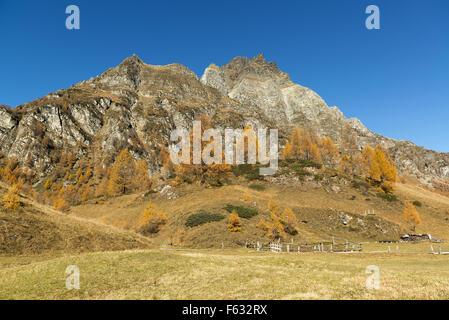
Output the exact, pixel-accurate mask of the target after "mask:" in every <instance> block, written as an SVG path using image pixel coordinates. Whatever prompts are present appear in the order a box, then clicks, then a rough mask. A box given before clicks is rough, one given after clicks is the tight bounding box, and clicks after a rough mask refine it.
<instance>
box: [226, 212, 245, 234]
mask: <svg viewBox="0 0 449 320" xmlns="http://www.w3.org/2000/svg"><path fill="white" fill-rule="evenodd" d="M228 228H229V231H231V232H239V231H241V230H242V221H241V220H240V217H239V215H238V214H237V213H236V212H235V211H232V213H231V215H230V216H229V224H228Z"/></svg>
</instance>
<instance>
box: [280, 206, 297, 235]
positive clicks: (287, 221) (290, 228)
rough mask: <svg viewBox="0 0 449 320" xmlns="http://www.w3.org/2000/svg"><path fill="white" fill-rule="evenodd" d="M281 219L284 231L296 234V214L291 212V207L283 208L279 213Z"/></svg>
mask: <svg viewBox="0 0 449 320" xmlns="http://www.w3.org/2000/svg"><path fill="white" fill-rule="evenodd" d="M281 221H282V222H283V225H284V231H285V232H286V233H288V234H290V235H296V234H298V230H297V226H298V221H297V220H296V216H295V214H294V213H293V211H292V209H290V208H285V209H284V211H283V212H282V214H281Z"/></svg>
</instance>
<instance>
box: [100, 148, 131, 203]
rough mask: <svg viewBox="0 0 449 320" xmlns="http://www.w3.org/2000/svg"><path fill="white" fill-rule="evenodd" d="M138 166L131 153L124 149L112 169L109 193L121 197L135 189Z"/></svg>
mask: <svg viewBox="0 0 449 320" xmlns="http://www.w3.org/2000/svg"><path fill="white" fill-rule="evenodd" d="M135 167H136V164H135V162H134V159H133V157H132V156H131V153H129V151H128V150H126V149H123V150H122V151H121V152H120V154H119V155H118V157H117V159H116V160H115V162H114V164H113V165H112V166H111V168H110V173H109V183H108V188H107V192H108V194H109V195H121V194H126V193H128V192H130V191H131V190H132V188H133V182H134V181H133V179H134V173H135Z"/></svg>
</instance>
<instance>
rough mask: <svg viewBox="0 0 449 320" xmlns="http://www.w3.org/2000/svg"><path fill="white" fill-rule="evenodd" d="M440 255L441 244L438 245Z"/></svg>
mask: <svg viewBox="0 0 449 320" xmlns="http://www.w3.org/2000/svg"><path fill="white" fill-rule="evenodd" d="M438 254H441V244H439V245H438Z"/></svg>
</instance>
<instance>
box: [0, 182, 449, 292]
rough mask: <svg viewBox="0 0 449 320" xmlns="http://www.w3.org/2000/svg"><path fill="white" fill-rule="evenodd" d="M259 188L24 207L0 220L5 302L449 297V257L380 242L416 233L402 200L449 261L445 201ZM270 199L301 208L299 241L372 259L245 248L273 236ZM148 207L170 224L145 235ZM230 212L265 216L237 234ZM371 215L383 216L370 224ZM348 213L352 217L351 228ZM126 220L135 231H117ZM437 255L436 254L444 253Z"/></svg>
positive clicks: (409, 194)
mask: <svg viewBox="0 0 449 320" xmlns="http://www.w3.org/2000/svg"><path fill="white" fill-rule="evenodd" d="M255 183H256V184H258V185H262V186H263V188H258V190H255V189H254V188H252V187H250V186H251V184H253V183H249V182H245V181H240V182H239V183H236V184H233V185H227V186H224V187H221V188H205V187H204V186H199V185H195V184H193V185H186V184H185V185H182V186H179V187H173V188H172V191H173V192H174V193H175V194H176V195H177V197H176V199H167V197H166V195H164V194H161V193H157V192H156V193H151V194H148V195H139V194H134V195H126V196H122V197H117V198H109V199H106V200H103V199H93V200H89V201H87V202H85V203H83V204H81V205H79V206H75V207H72V208H71V210H70V212H68V213H60V212H57V211H54V210H52V209H51V208H49V207H47V206H44V205H40V204H37V203H34V202H33V201H32V200H30V199H26V198H22V199H21V200H22V208H21V210H20V211H19V212H16V213H12V212H6V211H0V230H1V231H2V233H1V240H2V242H1V243H0V249H1V251H0V299H200V300H202V299H231V300H233V299H236V300H245V299H449V267H448V266H449V255H433V254H429V252H430V244H429V243H422V244H407V243H400V244H395V243H393V244H380V243H377V242H376V241H378V240H381V239H382V238H389V239H391V240H397V239H398V236H399V234H402V233H404V232H409V230H410V229H409V226H408V225H407V224H406V223H405V222H404V220H403V215H402V210H403V205H404V201H406V200H411V201H416V200H418V201H420V202H421V204H422V205H421V207H419V208H418V211H419V213H420V215H421V218H422V220H423V223H422V224H421V225H419V226H418V227H417V229H416V232H417V233H431V234H432V235H433V236H434V237H438V238H441V239H444V240H446V242H445V243H443V244H442V245H441V249H442V251H443V252H448V251H449V245H448V244H447V240H449V223H448V220H449V201H448V200H447V199H448V198H446V197H445V196H441V195H438V194H434V193H432V192H430V191H427V190H424V189H421V188H419V187H416V186H413V185H402V184H397V185H396V186H395V193H396V195H397V198H398V199H397V201H394V202H388V201H386V200H384V199H381V198H379V197H377V196H376V194H375V192H374V191H373V190H360V189H357V188H353V187H352V186H351V185H347V184H340V185H339V187H340V191H339V192H329V190H327V189H326V188H301V186H292V185H279V184H272V183H269V182H255ZM3 192H4V190H3V191H2V192H0V195H1V193H3ZM244 195H249V196H250V198H251V200H249V201H248V200H247V199H246V200H245V197H244ZM269 200H275V201H277V202H278V203H279V205H280V207H281V208H285V207H290V208H292V209H293V211H294V213H295V215H296V217H297V220H298V222H299V225H298V230H299V234H298V235H297V236H295V237H294V241H303V240H305V239H318V238H330V236H331V235H334V236H336V237H339V238H341V239H348V240H351V241H361V242H363V252H362V253H332V254H330V253H301V254H298V253H280V254H275V253H268V252H264V253H261V252H259V253H258V252H254V250H251V249H243V248H241V247H240V248H239V245H240V246H241V244H243V243H244V242H245V240H246V239H261V238H263V234H262V233H261V231H260V230H259V229H258V228H257V227H256V224H257V223H258V221H259V220H260V218H266V219H268V217H269V215H268V212H267V211H266V209H265V208H266V206H267V202H268V201H269ZM150 201H151V202H153V203H154V204H155V206H156V207H157V208H159V209H161V210H163V211H164V212H165V213H166V215H167V220H168V221H167V224H166V225H165V226H164V228H163V229H162V230H161V231H160V232H159V233H158V234H156V235H153V236H150V237H149V238H146V237H143V236H142V235H139V234H137V233H136V232H135V231H136V229H137V225H138V221H139V217H140V215H141V213H142V211H143V210H144V208H145V207H146V206H147V204H148V202H150ZM227 204H232V205H241V206H245V207H251V208H254V209H257V211H258V212H259V214H258V215H257V216H255V217H252V218H250V219H242V231H241V232H237V233H234V232H230V231H229V230H228V228H227V217H228V216H229V213H228V212H226V211H225V210H224V207H225V206H226V205H227ZM373 209H374V210H375V212H376V214H375V216H374V217H365V216H364V215H363V213H364V211H365V210H373ZM200 211H207V212H214V213H221V214H223V215H224V216H225V217H226V218H225V219H223V220H222V221H216V222H209V223H206V224H204V225H200V226H197V227H193V228H188V227H186V226H185V222H186V220H187V218H188V216H189V215H191V214H192V213H196V212H200ZM342 214H345V215H350V216H351V217H352V218H351V219H352V220H351V222H350V223H349V224H348V225H347V226H346V225H342V223H341V221H340V218H339V217H340V216H341V215H342ZM123 221H124V222H126V227H125V228H124V227H120V224H118V226H117V227H114V226H113V225H117V224H114V222H123ZM360 221H362V222H360ZM222 243H223V244H224V250H223V249H220V248H221V245H222ZM192 248H196V249H192ZM201 248H202V249H201ZM433 248H434V250H435V251H437V250H438V244H433ZM388 251H390V253H388ZM70 265H76V266H77V267H78V268H79V270H80V280H81V287H80V290H67V288H66V286H65V283H66V277H67V275H66V273H65V272H66V268H67V267H68V266H70ZM371 265H374V266H377V267H379V270H380V288H379V289H378V290H370V289H368V288H367V286H366V281H367V278H368V277H369V276H370V274H367V273H366V268H367V267H368V266H371Z"/></svg>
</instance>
